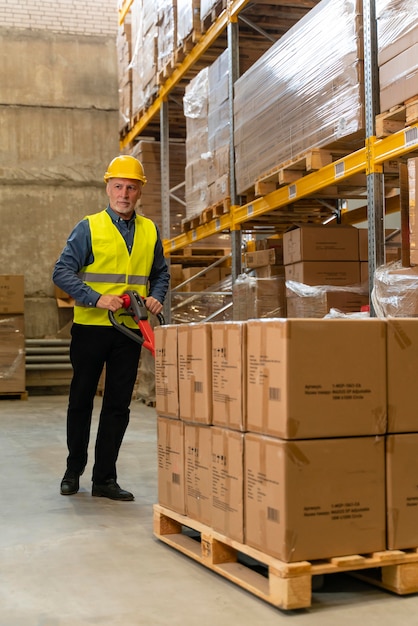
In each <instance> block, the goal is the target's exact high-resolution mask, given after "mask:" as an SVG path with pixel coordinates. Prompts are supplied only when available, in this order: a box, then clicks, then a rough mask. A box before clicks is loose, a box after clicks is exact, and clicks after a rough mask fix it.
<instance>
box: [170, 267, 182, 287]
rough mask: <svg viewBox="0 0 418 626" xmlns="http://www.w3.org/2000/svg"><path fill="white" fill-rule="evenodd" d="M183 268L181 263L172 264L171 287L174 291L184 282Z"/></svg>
mask: <svg viewBox="0 0 418 626" xmlns="http://www.w3.org/2000/svg"><path fill="white" fill-rule="evenodd" d="M183 280H184V279H183V266H182V265H181V264H180V263H170V287H171V289H174V287H177V286H178V285H180V284H181V283H182V282H183Z"/></svg>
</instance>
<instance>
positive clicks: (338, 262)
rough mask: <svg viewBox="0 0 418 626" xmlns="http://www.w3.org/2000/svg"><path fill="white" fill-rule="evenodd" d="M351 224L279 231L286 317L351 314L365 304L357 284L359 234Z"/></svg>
mask: <svg viewBox="0 0 418 626" xmlns="http://www.w3.org/2000/svg"><path fill="white" fill-rule="evenodd" d="M358 232H359V231H358V229H357V228H354V227H353V226H341V225H338V226H321V225H319V224H304V225H300V226H295V227H292V228H291V229H289V230H288V231H286V232H285V233H284V234H283V260H284V265H285V275H286V300H287V316H288V317H324V316H325V315H326V314H328V313H329V311H330V309H331V308H336V309H338V310H339V311H342V312H343V313H353V312H357V311H360V310H361V307H362V306H364V305H367V304H368V296H367V293H368V287H367V285H363V284H362V283H361V276H360V262H359V235H358Z"/></svg>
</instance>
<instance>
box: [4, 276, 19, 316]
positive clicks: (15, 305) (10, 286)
mask: <svg viewBox="0 0 418 626" xmlns="http://www.w3.org/2000/svg"><path fill="white" fill-rule="evenodd" d="M24 311H25V284H24V276H22V275H20V274H1V275H0V315H2V314H9V313H10V314H13V315H14V314H16V313H24Z"/></svg>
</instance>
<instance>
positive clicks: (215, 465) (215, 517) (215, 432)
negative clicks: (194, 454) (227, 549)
mask: <svg viewBox="0 0 418 626" xmlns="http://www.w3.org/2000/svg"><path fill="white" fill-rule="evenodd" d="M211 431H212V463H211V474H212V480H211V484H212V527H213V528H214V529H215V530H217V531H218V532H221V533H222V534H223V535H225V536H226V537H229V538H230V539H235V540H236V541H239V542H240V543H243V542H244V501H243V498H244V491H243V490H244V434H243V433H239V432H236V431H234V430H228V429H226V428H218V427H217V426H212V428H211Z"/></svg>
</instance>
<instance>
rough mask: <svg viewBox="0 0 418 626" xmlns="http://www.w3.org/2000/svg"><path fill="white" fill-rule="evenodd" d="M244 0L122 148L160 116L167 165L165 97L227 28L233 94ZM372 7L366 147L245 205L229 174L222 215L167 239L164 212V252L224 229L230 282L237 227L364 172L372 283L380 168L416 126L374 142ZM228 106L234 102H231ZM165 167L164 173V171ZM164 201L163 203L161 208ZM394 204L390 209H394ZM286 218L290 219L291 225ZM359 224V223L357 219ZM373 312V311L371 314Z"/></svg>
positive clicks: (379, 246) (380, 250)
mask: <svg viewBox="0 0 418 626" xmlns="http://www.w3.org/2000/svg"><path fill="white" fill-rule="evenodd" d="M132 1H133V0H125V2H124V3H123V5H122V8H121V9H120V13H119V15H120V21H121V22H122V21H123V19H124V17H125V15H126V13H127V11H128V10H129V7H130V6H131V4H132ZM248 1H249V0H229V2H228V6H227V9H225V10H224V11H222V13H221V14H220V15H219V17H218V18H217V20H216V22H214V23H213V24H212V26H211V27H210V28H209V29H208V31H207V32H206V33H205V34H204V35H202V37H201V39H200V40H199V41H198V43H197V44H196V45H195V46H194V47H193V49H192V50H191V52H190V53H189V54H188V55H187V56H186V58H185V59H184V61H183V62H182V63H181V64H180V65H179V66H178V67H177V68H176V69H175V70H174V71H173V73H172V75H171V76H170V77H169V78H168V79H167V80H166V82H165V83H164V84H163V85H162V86H161V88H160V91H159V93H158V96H157V98H156V100H155V101H154V102H153V104H152V105H151V106H150V107H149V109H148V110H147V111H146V112H145V113H144V115H143V116H142V117H141V118H140V119H139V121H138V122H137V123H136V124H135V125H134V126H133V127H132V128H131V129H130V130H129V132H127V134H126V135H125V136H124V137H122V139H121V142H120V146H121V149H125V148H127V146H129V144H130V143H131V142H132V141H133V140H134V139H135V138H136V137H137V136H138V135H140V134H141V133H142V132H143V130H144V129H145V128H146V127H147V125H148V124H149V122H150V120H151V119H152V118H153V117H154V116H155V115H156V114H157V113H158V112H160V120H161V128H162V129H163V133H162V135H161V161H162V164H163V169H164V168H167V169H168V167H169V163H168V112H167V97H168V95H169V93H170V92H171V90H172V89H173V88H174V87H175V86H176V85H177V84H178V83H179V82H180V80H182V79H183V78H184V77H185V76H186V74H187V72H188V71H189V70H190V69H191V68H192V67H193V66H194V64H195V63H197V61H198V60H199V59H200V58H201V57H202V55H203V54H204V53H205V51H207V50H208V49H209V48H210V46H211V45H213V44H214V42H215V41H216V40H217V38H218V37H219V35H220V34H221V33H222V32H223V31H224V30H225V29H227V34H228V42H227V45H228V50H229V63H230V65H229V67H230V86H229V88H230V93H232V90H233V82H234V80H235V79H236V78H237V67H238V65H237V58H238V42H237V39H238V34H237V21H238V16H239V13H240V11H242V10H243V8H244V7H245V6H246V5H247V3H248ZM375 15H376V8H375V0H363V16H364V63H365V112H366V137H365V145H364V147H363V148H361V149H360V150H357V151H355V152H353V153H351V154H348V155H346V156H343V157H342V158H340V159H338V160H336V161H334V162H332V163H331V164H329V165H326V166H324V167H322V168H321V169H319V170H317V171H314V172H312V173H310V174H307V175H304V176H301V178H299V179H298V180H296V181H294V182H292V183H291V184H287V185H284V186H282V187H280V188H279V189H276V190H275V191H273V192H271V193H268V194H266V195H264V196H262V197H259V198H257V199H255V200H253V201H251V202H248V203H247V204H244V205H238V204H237V196H236V192H235V184H234V183H235V180H234V176H233V175H232V176H231V189H230V192H231V206H230V209H229V211H228V212H227V213H225V214H223V215H220V216H218V217H216V218H214V219H212V220H211V221H209V222H208V223H206V224H202V225H199V226H197V227H196V228H192V229H191V230H189V231H187V232H184V233H182V234H181V235H178V236H177V237H175V238H170V237H169V234H170V229H169V217H167V214H168V211H167V208H165V212H166V215H165V216H163V232H162V235H163V240H164V241H163V243H164V250H165V253H166V254H167V255H168V256H169V255H170V253H172V252H175V251H177V250H181V249H183V248H184V247H185V246H187V245H189V244H193V243H195V242H197V241H201V240H203V239H206V238H207V237H210V236H211V235H216V234H219V233H221V232H225V231H229V232H230V233H231V235H232V269H233V278H234V276H236V275H237V274H238V273H240V269H241V268H240V263H241V253H240V249H241V246H240V233H241V228H242V227H243V226H244V225H245V224H247V223H250V222H251V221H254V219H256V218H259V217H261V216H268V215H272V214H273V213H274V212H275V211H276V212H277V211H279V210H280V209H284V208H285V207H286V206H288V205H289V204H290V203H294V202H296V201H298V200H301V199H304V198H309V197H311V196H314V195H315V194H317V193H318V192H320V191H321V190H324V189H325V188H326V187H329V186H333V185H339V184H341V182H342V181H344V180H348V179H349V178H350V177H352V176H354V175H356V174H365V175H366V180H367V221H368V227H369V276H370V277H371V278H370V280H372V277H373V274H374V270H375V269H376V267H377V266H378V265H381V264H382V263H384V226H383V221H384V213H385V206H384V205H385V198H384V183H383V176H384V174H383V165H384V163H385V162H387V161H391V160H394V159H399V160H402V159H405V158H407V157H408V155H410V154H411V153H413V152H414V151H417V149H418V124H413V125H411V126H409V127H408V128H405V129H403V130H401V131H399V132H396V133H394V134H392V135H389V136H388V137H385V138H383V139H377V138H376V135H375V118H376V114H378V113H379V110H378V100H379V97H378V94H379V88H378V69H377V35H376V19H375ZM230 102H231V103H232V102H233V98H230ZM233 122H234V120H233V110H232V104H231V110H230V128H231V141H230V145H231V154H230V164H231V172H234V167H233V164H234V158H233V157H234V155H233ZM167 169H166V171H167ZM164 187H165V189H163V191H164V194H165V197H166V199H167V198H168V195H169V189H168V185H167V182H166V184H165V185H164ZM164 205H165V207H167V202H164V201H163V206H164ZM388 205H389V208H390V210H391V211H393V210H394V209H396V208H398V209H399V203H398V205H397V206H396V202H394V201H393V199H389V202H388ZM394 205H395V206H394ZM290 221H291V220H289V223H290ZM360 221H361V220H360ZM372 314H373V312H372Z"/></svg>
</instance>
